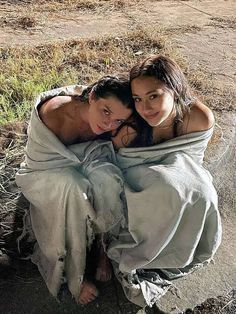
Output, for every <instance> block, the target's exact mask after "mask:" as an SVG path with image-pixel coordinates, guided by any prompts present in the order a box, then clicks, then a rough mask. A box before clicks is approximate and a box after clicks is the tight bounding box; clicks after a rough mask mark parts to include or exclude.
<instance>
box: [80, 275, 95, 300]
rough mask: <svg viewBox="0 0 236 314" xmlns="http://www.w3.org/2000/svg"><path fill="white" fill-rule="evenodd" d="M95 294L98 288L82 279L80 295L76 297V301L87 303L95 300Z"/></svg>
mask: <svg viewBox="0 0 236 314" xmlns="http://www.w3.org/2000/svg"><path fill="white" fill-rule="evenodd" d="M97 296H98V290H97V288H96V287H95V285H94V284H92V283H91V282H89V281H87V280H84V281H83V282H82V287H81V291H80V295H79V298H78V302H79V303H80V304H87V303H89V302H92V301H93V300H95V299H96V297H97Z"/></svg>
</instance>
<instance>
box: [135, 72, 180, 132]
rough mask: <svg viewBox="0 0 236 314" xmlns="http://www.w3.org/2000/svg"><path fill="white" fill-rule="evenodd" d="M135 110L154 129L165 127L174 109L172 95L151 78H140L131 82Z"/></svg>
mask: <svg viewBox="0 0 236 314" xmlns="http://www.w3.org/2000/svg"><path fill="white" fill-rule="evenodd" d="M131 89H132V95H133V98H134V102H135V108H136V110H137V112H138V113H139V114H140V116H141V117H142V118H143V119H144V120H146V122H147V123H148V124H149V125H150V126H152V127H154V126H159V125H162V126H164V125H165V121H166V119H167V118H168V117H169V116H170V114H171V112H172V109H173V107H174V93H173V92H172V91H171V90H169V89H167V87H166V85H165V84H164V83H163V82H161V81H159V80H157V79H156V78H155V77H152V76H140V77H137V78H135V79H133V80H132V82H131Z"/></svg>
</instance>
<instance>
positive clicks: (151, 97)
mask: <svg viewBox="0 0 236 314" xmlns="http://www.w3.org/2000/svg"><path fill="white" fill-rule="evenodd" d="M157 96H158V95H151V96H150V97H149V98H150V100H153V99H155V98H157Z"/></svg>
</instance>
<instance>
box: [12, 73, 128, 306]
mask: <svg viewBox="0 0 236 314" xmlns="http://www.w3.org/2000/svg"><path fill="white" fill-rule="evenodd" d="M132 109H133V99H132V96H131V92H130V88H129V81H128V80H127V79H126V78H124V77H121V76H120V77H117V76H105V77H103V78H101V79H100V80H98V81H97V82H96V83H94V84H93V85H91V86H89V87H83V86H69V87H65V88H59V89H55V90H52V91H48V92H45V93H42V94H41V95H40V96H39V98H38V100H37V101H36V104H35V106H34V108H33V111H32V115H31V120H30V123H29V127H28V142H27V146H26V158H25V161H24V162H23V163H22V164H21V168H20V170H19V171H18V173H17V175H16V182H17V184H18V186H19V187H20V188H21V190H22V192H23V194H24V195H25V197H26V198H27V199H28V200H29V201H30V219H31V225H32V230H33V232H34V235H35V238H36V241H37V242H36V245H35V248H34V253H33V255H32V261H33V262H34V263H35V264H36V265H37V266H38V268H39V271H40V273H41V274H42V276H43V278H44V280H45V282H46V284H47V287H48V288H49V290H50V292H51V293H52V294H53V295H54V296H57V295H58V292H59V289H60V286H61V284H62V283H63V282H64V281H66V282H67V284H68V287H69V290H70V291H71V293H72V295H73V296H74V297H75V299H76V300H77V301H78V302H80V303H83V304H85V303H88V302H90V301H92V300H93V299H94V298H95V297H96V296H97V294H98V291H97V289H96V287H95V285H94V284H93V283H91V282H89V281H87V280H86V278H84V270H85V263H86V262H85V261H86V250H87V248H88V247H89V246H90V245H91V243H92V241H93V239H94V234H95V233H100V234H101V233H103V232H107V231H108V230H109V229H111V228H113V227H115V230H116V231H114V232H118V231H117V230H119V226H120V225H122V224H124V223H125V218H124V213H123V207H122V203H121V202H120V193H122V184H123V183H122V179H121V174H120V172H119V170H117V169H116V168H115V166H114V165H113V164H112V163H111V162H113V161H114V152H113V147H112V144H111V142H108V141H101V140H100V139H101V138H103V135H105V137H104V138H105V139H110V137H111V132H112V131H114V130H116V129H117V128H118V127H120V126H121V125H122V123H123V122H124V121H125V120H126V119H127V118H129V117H130V115H131V114H132ZM85 142H86V143H85ZM110 173H113V174H114V173H115V174H116V175H115V176H114V175H112V176H111V175H110ZM90 179H91V180H92V183H91V180H90ZM116 185H117V186H118V193H116V196H114V197H113V198H112V199H111V198H110V197H108V196H110V194H111V192H112V188H114V186H116ZM119 191H120V193H119ZM106 193H107V197H106ZM114 202H116V203H117V204H118V205H117V206H116V207H115V206H114V205H113V204H114ZM103 253H104V252H102V248H101V249H100V253H99V261H98V269H97V274H96V278H97V279H99V280H103V281H104V280H108V279H109V278H110V275H111V270H109V267H108V265H109V263H108V260H107V258H106V257H105V256H104V254H103Z"/></svg>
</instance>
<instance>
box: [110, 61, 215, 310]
mask: <svg viewBox="0 0 236 314" xmlns="http://www.w3.org/2000/svg"><path fill="white" fill-rule="evenodd" d="M130 81H131V89H132V95H133V99H134V102H135V108H136V111H137V112H138V114H139V115H140V118H139V119H137V120H136V121H134V122H133V127H132V126H130V125H126V126H123V128H122V129H121V131H120V132H119V133H118V135H117V136H116V137H114V139H113V141H114V143H115V144H116V146H118V147H123V148H121V149H120V150H119V151H118V154H117V159H118V165H119V167H120V168H121V169H122V170H123V173H124V179H125V182H126V186H125V194H126V200H127V208H128V218H129V220H128V230H127V231H126V233H121V234H120V235H119V238H116V239H114V240H113V241H111V243H110V245H109V248H108V256H109V257H110V258H111V259H112V260H113V261H114V263H113V264H114V265H115V266H116V270H117V271H116V273H117V274H118V277H119V278H120V281H121V283H122V284H123V287H124V291H125V293H126V295H127V297H128V298H129V299H130V300H131V301H133V302H135V303H137V304H140V305H143V304H148V305H150V306H151V305H152V304H153V303H154V302H156V301H157V300H158V299H159V298H160V297H161V296H162V295H163V294H164V293H165V291H166V290H167V289H168V287H169V286H170V282H169V283H168V282H167V281H166V279H173V278H177V277H179V276H183V275H186V274H187V273H189V272H190V271H192V270H193V269H195V268H196V267H199V266H201V265H203V264H205V263H207V262H209V261H210V260H211V259H212V258H213V256H214V254H215V252H216V250H217V248H218V247H219V244H220V242H221V221H220V215H219V212H218V203H217V193H216V191H215V188H214V186H213V184H212V178H211V175H210V173H209V172H208V171H207V170H206V169H204V168H203V166H202V164H203V157H204V152H205V150H206V147H207V144H208V142H209V140H210V138H211V136H212V133H213V128H214V117H213V114H212V112H211V110H210V109H209V108H208V107H207V106H205V105H204V104H202V103H201V102H200V101H198V100H197V99H196V98H194V97H193V96H192V94H191V92H190V89H189V86H188V83H187V80H186V78H185V76H184V74H183V72H182V70H181V69H180V67H179V66H178V65H177V64H176V63H175V62H174V61H173V60H171V59H170V58H168V57H166V56H162V55H158V56H153V57H149V58H147V59H146V60H144V61H143V62H141V63H140V64H137V65H135V66H134V67H133V68H132V69H131V71H130ZM138 287H139V289H140V293H138ZM141 295H142V297H141ZM143 297H144V299H145V302H144V303H142V302H143Z"/></svg>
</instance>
